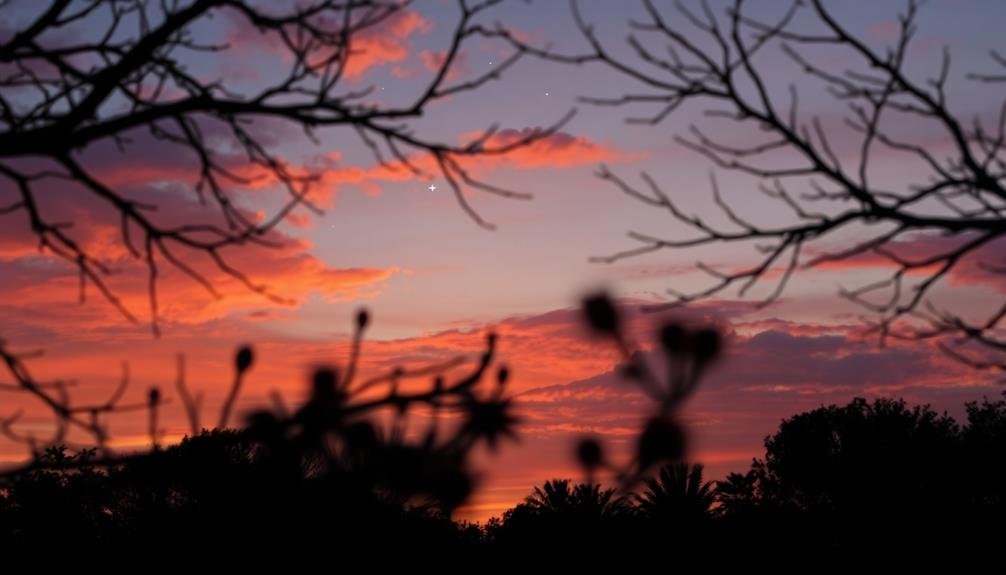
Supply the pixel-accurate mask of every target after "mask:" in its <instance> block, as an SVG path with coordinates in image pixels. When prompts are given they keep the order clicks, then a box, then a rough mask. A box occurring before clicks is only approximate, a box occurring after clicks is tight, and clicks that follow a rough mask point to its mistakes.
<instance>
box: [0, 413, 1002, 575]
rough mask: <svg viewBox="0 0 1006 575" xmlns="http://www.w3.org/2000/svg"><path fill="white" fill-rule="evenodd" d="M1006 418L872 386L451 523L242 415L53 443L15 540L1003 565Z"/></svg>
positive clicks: (553, 485) (399, 563)
mask: <svg viewBox="0 0 1006 575" xmlns="http://www.w3.org/2000/svg"><path fill="white" fill-rule="evenodd" d="M1003 429H1006V400H1002V399H1001V400H997V401H990V400H983V401H982V402H976V403H970V404H968V405H967V421H966V422H965V423H963V424H960V425H958V424H956V423H955V422H954V421H953V420H951V419H950V418H949V417H947V416H945V415H940V414H937V413H935V412H933V411H932V410H931V409H929V408H927V407H925V406H921V407H909V406H908V405H907V404H906V403H905V402H903V401H895V400H888V399H878V400H875V401H872V402H868V401H865V400H862V399H857V400H854V401H853V402H851V403H850V404H848V405H845V406H834V405H832V406H826V407H821V408H819V409H816V410H813V411H810V412H807V413H803V414H799V415H796V416H794V417H792V418H789V419H787V420H785V421H783V422H782V424H781V425H780V428H779V430H778V431H777V432H776V433H775V434H773V435H772V436H770V437H769V438H767V439H766V442H765V443H766V454H765V457H764V458H763V459H758V460H755V461H754V462H753V464H752V466H751V469H750V470H749V471H748V472H746V473H745V474H734V475H732V476H730V477H729V478H728V479H727V480H725V481H722V482H718V483H716V487H715V489H712V488H711V487H710V483H709V482H707V481H703V479H702V477H701V475H702V471H701V470H702V468H701V466H699V465H693V464H688V463H683V462H677V463H671V464H667V465H665V466H662V467H661V468H659V469H658V470H657V471H656V473H655V475H654V476H653V477H651V478H649V481H646V482H644V483H642V487H641V488H640V489H639V490H638V491H636V492H635V495H634V496H632V497H627V496H626V494H625V493H624V492H623V491H622V489H621V488H604V487H602V486H600V485H597V484H593V485H589V484H585V483H579V484H574V483H573V482H571V481H569V480H563V479H558V480H551V481H547V482H545V483H544V484H543V485H541V486H538V487H536V488H534V490H533V491H532V492H531V493H530V494H529V495H528V497H527V498H526V500H525V501H524V502H523V503H521V504H519V505H517V506H516V507H514V508H513V509H511V510H509V511H507V512H506V513H504V515H503V516H502V517H501V518H499V519H496V520H493V521H490V522H489V523H487V524H486V525H485V526H484V527H477V526H473V525H470V524H457V523H453V522H452V521H451V520H450V518H449V517H448V516H447V515H446V514H445V513H444V511H443V509H444V508H443V506H441V505H438V504H436V503H431V500H430V499H414V498H410V497H409V496H411V495H412V494H413V493H414V492H413V491H412V490H411V489H409V488H408V487H409V485H408V483H406V484H404V485H401V484H390V483H387V484H383V487H380V488H375V485H382V483H381V482H375V481H374V475H372V469H373V468H365V467H357V468H354V467H350V466H344V467H336V466H334V465H333V463H332V461H330V460H329V459H327V458H326V457H325V456H320V455H319V456H316V457H318V458H317V459H312V458H304V459H301V460H299V461H294V460H292V459H288V460H284V459H283V456H284V454H282V453H279V452H277V450H276V449H275V448H274V447H270V446H268V445H267V444H263V443H261V442H260V441H259V440H258V439H256V438H255V436H254V435H253V434H251V433H249V432H247V431H242V430H236V429H229V430H216V431H207V432H203V433H201V434H199V435H197V436H195V437H190V438H187V439H185V440H184V441H183V442H182V443H181V444H178V445H174V446H168V447H166V448H164V449H162V450H159V451H156V452H154V453H151V454H147V455H146V456H144V457H135V458H128V459H121V460H118V461H116V462H114V463H105V464H101V465H96V464H95V463H96V462H97V461H98V460H97V459H96V453H95V452H94V451H93V450H88V451H81V452H79V453H69V452H68V451H67V450H65V449H57V448H51V449H49V450H47V451H46V452H45V453H43V454H41V455H40V458H41V459H42V460H43V463H44V465H39V466H36V467H33V468H31V469H27V470H25V471H24V472H22V473H20V474H17V475H15V476H11V477H9V478H8V481H7V482H6V483H5V486H4V489H3V490H2V491H0V552H2V553H3V554H4V557H5V562H10V564H18V562H19V561H29V560H37V558H38V557H46V558H47V559H46V561H47V563H46V565H47V567H48V568H51V569H56V568H60V567H67V568H70V567H72V568H74V569H76V570H78V571H83V572H89V571H98V570H100V571H101V572H133V571H134V570H135V566H136V565H138V564H143V563H142V562H143V561H148V562H149V561H150V560H151V559H150V558H151V557H156V558H157V566H156V567H159V568H163V569H164V570H168V568H169V567H170V568H176V567H177V568H185V567H186V566H191V561H193V560H194V559H193V557H197V556H199V557H201V559H200V561H204V562H206V564H207V565H213V564H219V565H226V566H228V567H229V568H239V567H244V568H247V569H249V570H252V571H261V570H263V568H264V566H265V565H269V564H270V562H273V561H282V563H281V564H282V565H284V566H285V567H284V568H294V567H296V566H302V567H312V568H314V567H316V564H317V557H318V555H317V554H318V553H323V554H324V555H325V556H326V557H329V558H330V560H331V561H332V562H334V563H333V565H335V564H338V565H357V564H364V565H366V568H368V569H372V570H382V569H390V568H402V569H406V568H407V569H412V570H414V571H418V572H439V573H444V572H471V570H472V569H475V570H478V571H481V572H487V573H494V572H498V573H523V572H527V571H528V570H529V569H531V570H538V571H541V570H549V569H552V570H558V571H569V570H573V569H576V570H579V571H584V572H614V571H622V572H625V571H631V570H636V569H645V568H652V567H653V566H655V565H668V566H670V565H673V566H675V567H676V568H677V569H679V570H684V571H686V572H689V573H733V572H737V571H739V570H742V571H744V572H748V573H806V572H807V571H814V572H828V573H861V572H863V570H864V569H868V570H871V571H872V570H874V569H887V570H891V571H895V572H933V571H941V572H946V571H958V572H959V571H964V572H977V571H982V572H999V567H1001V564H1000V563H999V559H1000V558H999V555H998V553H997V549H998V547H997V546H998V543H999V542H1000V541H1001V537H1002V535H1003V527H1002V518H1003V516H1004V509H1003V501H1004V495H1006V484H1004V483H1003V482H1002V481H998V480H997V479H996V477H994V476H993V475H991V474H990V470H1002V469H1003V466H1004V464H1006V449H1004V447H1006V445H1004V443H1003V442H1004V438H1006V435H1004V434H1003ZM865 439H870V441H865ZM885 459H890V460H891V461H890V462H888V461H885ZM366 469H370V470H371V471H369V472H368V471H365V470H366ZM836 478H838V479H836ZM399 488H404V491H398V489H399ZM714 497H715V505H713V498H714ZM57 546H58V547H57ZM54 548H58V549H60V553H59V554H55V555H53V554H52V553H51V550H52V549H54ZM167 549H172V550H178V551H177V552H171V553H166V552H165V550H167ZM197 554H198V555H197ZM864 566H865V567H864ZM990 569H991V570H990ZM154 570H157V569H156V568H155V569H154Z"/></svg>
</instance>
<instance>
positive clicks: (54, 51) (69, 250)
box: [0, 0, 562, 334]
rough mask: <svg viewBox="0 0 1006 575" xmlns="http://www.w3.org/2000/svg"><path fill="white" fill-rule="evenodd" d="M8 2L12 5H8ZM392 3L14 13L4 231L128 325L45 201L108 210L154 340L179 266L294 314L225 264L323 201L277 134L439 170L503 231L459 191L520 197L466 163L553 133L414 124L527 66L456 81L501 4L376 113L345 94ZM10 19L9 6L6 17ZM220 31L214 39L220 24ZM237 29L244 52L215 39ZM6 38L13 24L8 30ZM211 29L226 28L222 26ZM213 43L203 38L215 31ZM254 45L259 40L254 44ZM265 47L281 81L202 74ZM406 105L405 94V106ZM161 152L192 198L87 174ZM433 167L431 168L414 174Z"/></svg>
mask: <svg viewBox="0 0 1006 575" xmlns="http://www.w3.org/2000/svg"><path fill="white" fill-rule="evenodd" d="M4 4H5V5H6V4H8V3H7V2H5V3H4ZM409 4H410V3H409V2H407V1H406V2H402V1H399V0H387V1H385V0H361V1H354V2H350V3H346V2H341V1H336V0H310V1H308V2H301V3H297V4H296V5H293V4H291V5H285V4H275V5H273V4H270V5H262V4H260V3H257V2H250V1H245V0H212V1H199V2H188V3H182V2H161V3H148V2H143V1H140V0H116V1H97V2H72V1H69V0H60V1H57V2H52V3H50V4H49V5H48V6H43V5H41V4H39V5H37V6H21V7H20V10H19V14H17V15H18V16H19V18H18V19H17V21H20V26H19V27H16V28H14V29H5V30H3V31H2V32H0V90H2V94H0V185H2V186H3V188H0V190H2V191H3V192H4V196H3V197H2V199H0V201H2V202H4V204H3V205H2V206H0V215H6V214H20V215H22V216H23V218H24V221H25V223H26V224H27V227H28V228H29V229H30V231H31V233H32V234H34V236H35V238H36V239H37V241H38V244H39V247H40V248H41V249H42V250H43V251H44V252H47V253H49V254H51V255H53V256H55V257H58V258H61V259H63V260H66V261H67V262H68V263H70V264H71V265H73V266H75V267H76V269H77V271H78V273H79V276H80V294H81V299H83V297H84V293H85V288H87V287H89V286H92V287H94V288H96V289H97V290H98V292H99V293H100V294H101V295H102V296H103V297H104V298H105V299H106V300H108V301H109V302H110V303H111V304H112V305H114V306H115V307H116V308H117V309H118V310H119V311H120V312H121V313H122V314H123V315H124V316H125V317H127V318H129V319H130V320H133V321H135V315H134V312H133V311H131V310H129V309H127V307H126V306H125V304H124V303H123V302H122V301H121V300H120V299H119V297H118V296H117V295H116V294H115V293H114V291H113V290H112V289H111V287H110V286H109V285H108V283H107V281H106V278H107V277H108V276H109V275H110V274H111V273H113V271H114V270H113V268H112V266H111V265H109V264H108V263H107V262H106V261H104V260H103V259H102V258H103V254H100V253H96V252H94V250H93V248H89V247H88V245H87V244H85V243H84V242H83V241H82V239H81V236H80V234H79V233H78V231H77V230H75V229H73V228H72V227H71V222H66V221H62V220H61V219H56V218H59V217H61V216H57V215H55V214H54V213H53V212H55V211H56V210H55V209H54V208H56V207H58V205H56V206H54V205H53V202H52V201H51V200H50V199H49V197H50V196H51V195H52V193H51V192H52V189H53V188H56V189H63V190H66V191H69V192H71V193H74V194H77V196H76V198H77V199H76V200H75V201H78V202H91V203H94V204H95V205H97V206H100V207H101V208H103V209H105V210H107V211H108V212H109V213H110V214H112V215H113V216H114V217H113V218H110V220H111V221H117V222H119V223H120V228H121V229H120V235H119V238H118V241H119V243H120V246H121V248H122V249H124V250H127V251H128V252H129V254H131V255H132V256H133V258H135V259H136V260H137V261H138V262H140V263H141V264H142V265H144V266H146V268H147V273H148V289H149V311H150V325H151V327H152V329H153V331H154V333H155V334H156V333H157V332H158V305H157V301H158V292H157V285H156V284H157V279H158V276H159V275H160V273H161V268H162V267H163V266H172V267H174V268H176V269H177V270H178V271H180V272H182V273H183V274H185V275H187V276H189V277H190V278H191V279H192V280H193V281H195V282H196V283H198V284H199V285H201V286H203V287H204V288H206V290H207V291H208V292H209V293H210V294H212V295H215V296H216V295H218V293H217V290H216V288H215V286H214V285H213V282H211V281H210V280H209V279H208V277H207V276H206V274H205V273H204V272H202V271H200V267H199V266H198V265H196V260H198V261H202V262H204V263H208V264H209V265H211V266H213V267H214V268H216V271H218V272H220V273H222V274H225V275H227V276H230V277H231V278H234V279H235V280H237V281H239V282H240V283H242V284H243V285H244V286H245V287H247V288H248V289H250V290H252V291H255V292H259V293H261V294H263V295H264V296H266V297H268V298H270V299H272V300H274V301H285V300H284V299H283V297H282V294H275V293H273V292H271V291H270V290H269V288H268V287H267V286H265V285H263V284H261V283H259V282H258V281H256V280H255V279H254V278H252V277H249V276H248V275H246V274H245V273H244V272H243V271H242V270H240V269H238V268H236V267H235V266H234V265H232V264H231V263H230V261H231V260H230V258H229V256H228V254H229V253H230V252H229V249H230V248H234V247H240V246H247V245H260V246H274V245H275V244H276V238H275V237H274V235H273V234H272V232H273V230H274V229H275V228H276V226H277V225H278V224H279V223H280V222H282V221H283V220H284V219H285V218H286V217H287V216H288V215H289V214H290V213H291V211H292V210H294V209H295V208H297V207H304V208H307V209H310V210H313V211H315V212H318V211H319V210H318V209H317V207H316V206H315V205H314V204H313V203H312V192H313V190H314V188H315V187H316V184H317V182H318V180H319V170H315V169H312V168H310V167H309V166H298V165H295V164H294V163H293V162H292V161H290V160H288V159H285V158H283V157H282V156H281V155H280V153H279V152H277V151H276V150H275V146H274V145H273V144H274V142H273V141H274V140H275V139H276V138H275V134H276V133H280V132H282V129H283V128H293V131H303V132H304V133H305V135H306V136H307V138H308V139H309V140H313V141H315V142H318V141H319V140H318V137H319V136H320V135H322V131H324V130H326V129H328V128H344V129H347V130H349V131H350V133H355V134H356V135H357V136H358V137H359V141H360V143H361V145H363V146H364V147H365V148H367V149H369V150H371V151H372V152H373V155H374V157H375V159H376V160H377V161H378V162H379V163H380V164H381V165H382V166H385V167H387V168H389V169H392V170H399V171H403V170H404V171H407V172H408V173H412V174H414V175H416V177H429V175H430V174H429V171H428V169H426V168H424V167H422V166H423V165H430V166H433V168H432V169H434V170H439V171H440V174H441V175H442V176H443V177H444V179H445V180H446V181H447V183H448V185H449V187H450V188H451V189H452V190H453V192H454V196H455V198H456V199H457V201H458V202H459V204H460V205H461V207H462V208H463V209H464V210H465V212H466V213H467V214H468V215H469V216H471V217H472V218H473V219H474V220H475V221H476V222H477V223H478V224H480V225H482V226H484V227H492V226H491V224H489V223H488V222H487V221H486V220H484V219H483V218H482V217H480V216H479V215H478V213H477V212H476V211H475V210H474V209H473V208H472V206H471V204H470V201H469V199H468V198H467V197H466V196H465V195H464V194H463V193H462V191H463V189H472V190H478V191H482V192H487V193H491V194H495V195H499V196H503V197H508V198H526V197H527V196H526V195H525V194H521V193H518V192H511V191H508V190H504V189H501V188H499V187H496V186H493V185H491V184H489V183H486V182H483V181H481V180H479V179H477V178H475V177H473V176H472V175H471V174H470V173H469V171H468V170H467V169H466V162H467V161H468V160H469V159H470V158H472V157H478V156H487V155H498V154H505V153H507V152H509V151H511V150H514V149H517V148H520V147H521V146H524V145H527V144H528V143H530V142H533V141H535V140H537V139H539V138H542V137H544V136H547V135H549V134H551V133H552V132H553V131H554V129H555V128H556V127H558V125H559V124H561V123H562V122H559V123H558V124H556V125H555V126H553V127H551V128H547V129H536V130H532V131H530V132H528V133H527V134H526V135H524V136H522V137H521V138H518V139H517V140H516V141H512V142H510V141H508V142H507V143H505V144H503V145H496V144H493V143H492V142H490V141H489V140H490V138H491V137H492V135H493V134H494V133H495V131H496V128H495V127H494V126H490V127H488V128H487V129H486V130H485V131H484V132H483V133H481V134H478V135H476V136H474V137H472V138H470V139H468V140H467V141H465V142H462V143H460V144H456V143H449V142H443V141H440V140H437V139H435V138H432V137H429V136H427V135H426V134H425V133H424V131H422V130H417V129H416V127H415V126H414V125H413V123H414V121H415V120H416V119H418V118H420V117H422V116H423V115H424V113H425V112H426V111H427V110H428V108H429V106H430V105H431V104H435V103H438V102H442V101H444V100H445V99H447V98H450V97H452V96H455V95H457V94H459V93H464V92H468V91H472V90H476V89H479V88H481V87H482V86H484V85H485V84H487V83H489V82H490V81H492V80H494V79H497V78H499V77H500V74H502V73H504V72H505V71H506V70H507V69H509V68H510V67H511V66H512V65H513V64H515V63H516V62H517V61H518V60H519V58H520V57H521V54H520V53H514V54H512V55H510V56H509V57H505V58H502V59H501V61H500V63H499V65H497V66H494V68H493V69H492V70H491V71H488V72H486V73H481V74H477V75H475V76H473V77H471V78H462V79H454V75H453V74H451V72H452V71H454V67H455V66H456V65H457V60H458V57H459V56H458V54H460V53H461V52H462V51H463V50H464V49H465V47H466V46H468V45H470V44H471V43H472V42H477V41H479V39H480V38H483V37H484V36H485V29H484V27H483V25H482V24H481V23H480V21H481V20H483V19H484V18H486V17H489V16H488V14H490V13H491V11H492V8H493V7H494V6H496V5H497V4H499V0H489V1H486V2H478V3H472V2H469V1H467V0H458V1H457V2H456V5H457V13H458V21H457V24H456V25H455V26H454V27H453V28H452V29H449V30H448V31H447V34H446V36H447V39H448V40H449V48H448V49H447V50H446V51H445V52H444V54H443V57H442V58H441V59H439V61H438V62H437V65H436V67H435V69H434V70H433V71H432V73H431V74H430V75H429V78H428V80H427V81H425V82H420V83H417V87H416V89H415V93H414V94H410V95H408V96H407V97H404V98H403V101H406V103H403V104H397V105H396V104H387V103H383V102H381V101H379V100H378V99H375V98H374V97H372V96H373V92H374V86H367V85H366V84H362V85H361V84H359V83H353V82H347V78H351V76H352V74H353V73H354V69H355V68H354V67H358V66H360V65H363V64H362V63H361V62H362V60H361V59H363V60H365V59H366V58H368V57H369V56H368V55H367V54H366V51H365V49H364V47H365V44H364V40H365V39H366V37H367V35H371V36H374V35H382V34H387V33H388V32H387V29H386V28H382V26H386V25H389V22H393V21H394V19H395V18H400V17H407V16H408V14H406V11H407V10H409V9H410V8H409ZM6 9H7V10H12V9H13V8H10V7H7V8H6ZM214 22H216V24H214ZM221 22H223V23H224V24H223V25H226V24H228V23H229V24H230V25H232V26H234V27H235V28H236V30H237V33H236V34H235V35H234V39H231V40H227V41H221V40H220V38H219V36H220V35H221V34H222V32H221V30H220V28H221V26H222V24H221ZM8 26H18V24H16V23H15V22H11V24H9V25H8ZM214 26H215V28H214ZM207 28H209V29H216V30H217V32H216V34H209V35H208V34H207V32H206V29H207ZM256 39H257V40H256ZM255 41H261V42H264V43H267V44H268V45H269V47H270V54H271V56H273V57H274V59H275V60H276V62H275V63H273V62H270V63H263V65H264V66H266V67H269V66H273V65H275V66H277V67H278V68H277V69H275V70H270V71H269V73H268V74H262V75H260V77H258V79H257V81H256V82H254V83H249V82H235V81H233V80H231V79H229V78H227V77H226V76H223V77H216V76H214V74H213V73H205V72H204V71H203V70H201V69H200V70H193V69H192V68H193V67H194V66H195V67H199V68H201V67H205V66H217V67H218V68H219V69H222V70H228V69H235V68H238V67H239V66H238V65H239V64H240V63H242V62H244V61H245V60H246V59H247V58H248V54H247V52H245V51H243V50H244V48H246V47H243V46H242V45H241V42H255ZM403 96H404V94H403ZM145 145H146V146H147V147H151V146H154V147H155V148H156V149H157V153H158V154H160V155H161V156H168V157H176V158H178V161H179V162H181V163H182V167H180V168H179V169H180V171H181V172H183V174H184V175H181V176H177V177H176V179H178V180H179V181H182V182H185V183H187V184H188V183H191V184H190V190H191V193H192V197H191V198H186V197H184V196H178V197H175V196H172V195H170V194H168V195H165V194H152V193H146V194H144V196H143V197H142V198H141V197H137V196H136V194H133V193H131V192H130V191H129V190H127V189H124V186H122V185H120V184H117V183H116V181H115V180H114V178H109V177H107V176H106V175H103V174H102V173H100V171H99V170H98V169H97V168H98V166H95V165H93V164H94V158H95V157H96V156H97V157H100V155H101V154H107V153H110V152H109V151H110V150H113V149H115V150H118V152H119V153H120V154H121V157H122V158H123V159H124V158H128V157H130V156H132V155H133V154H137V153H140V154H142V153H143V149H142V148H143V146H145ZM421 159H427V160H429V161H428V162H420V160H421ZM263 184H272V185H276V186H279V187H281V188H283V189H284V190H285V192H286V201H285V202H284V203H283V204H282V205H281V206H280V207H279V208H278V209H276V210H275V211H274V212H273V213H272V214H270V215H267V216H266V217H264V218H258V217H257V216H256V215H255V214H254V213H253V212H252V211H249V210H247V209H244V208H243V207H242V202H241V201H240V200H239V198H238V197H237V194H238V192H239V191H240V190H242V189H246V188H248V187H249V186H252V185H263ZM192 199H194V200H198V202H199V205H200V206H202V210H201V212H202V213H200V214H199V215H198V216H192V217H191V218H190V219H187V220H185V221H177V218H176V219H174V220H173V219H172V218H171V217H170V213H168V214H165V213H164V212H165V211H168V212H170V210H161V211H158V207H159V204H163V205H160V207H162V208H163V207H170V206H171V205H175V206H177V205H178V204H180V203H185V202H189V201H190V200H192Z"/></svg>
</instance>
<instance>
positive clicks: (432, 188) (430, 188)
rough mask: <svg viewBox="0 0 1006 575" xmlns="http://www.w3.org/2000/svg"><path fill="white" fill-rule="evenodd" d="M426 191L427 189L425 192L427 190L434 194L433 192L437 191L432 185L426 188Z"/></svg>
mask: <svg viewBox="0 0 1006 575" xmlns="http://www.w3.org/2000/svg"><path fill="white" fill-rule="evenodd" d="M426 189H427V190H429V191H431V192H435V191H437V187H436V186H434V185H433V184H430V187H428V188H426Z"/></svg>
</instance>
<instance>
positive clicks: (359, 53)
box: [345, 9, 432, 78]
mask: <svg viewBox="0 0 1006 575" xmlns="http://www.w3.org/2000/svg"><path fill="white" fill-rule="evenodd" d="M431 27H432V25H431V24H430V22H429V21H427V20H426V19H425V18H423V17H422V16H421V15H419V13H417V12H415V11H413V10H404V9H403V10H399V11H397V12H396V13H394V14H393V15H391V16H390V17H388V18H387V19H386V20H385V21H383V22H381V23H380V24H379V25H377V26H374V27H372V28H368V29H366V30H363V31H362V32H361V33H359V34H357V35H355V36H354V37H353V44H352V46H351V55H350V57H349V59H348V61H347V62H346V70H345V74H346V76H347V77H349V78H358V77H360V76H362V75H363V74H364V73H365V72H367V71H368V70H370V69H371V68H374V67H377V66H382V65H384V64H389V63H393V62H401V61H403V60H405V59H406V58H408V57H409V54H410V52H411V49H410V45H409V38H410V37H411V36H412V35H413V34H415V33H416V32H419V33H421V34H425V33H426V32H428V31H429V30H430V28H431Z"/></svg>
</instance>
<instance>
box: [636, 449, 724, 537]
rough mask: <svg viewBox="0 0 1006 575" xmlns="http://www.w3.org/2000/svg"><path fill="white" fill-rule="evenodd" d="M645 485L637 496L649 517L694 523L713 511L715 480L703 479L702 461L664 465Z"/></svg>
mask: <svg viewBox="0 0 1006 575" xmlns="http://www.w3.org/2000/svg"><path fill="white" fill-rule="evenodd" d="M645 486H646V487H645V489H644V490H643V492H642V493H641V494H639V495H638V496H637V499H638V501H639V510H640V511H641V512H642V513H643V514H644V515H646V516H647V517H650V518H652V519H656V520H657V521H660V522H668V523H670V522H678V523H680V524H683V525H688V526H694V525H696V524H698V523H701V522H702V521H703V520H706V519H709V518H710V517H712V515H713V505H714V503H715V502H716V498H715V496H714V489H713V488H714V483H713V482H712V481H703V480H702V465H701V464H689V463H684V462H680V463H674V464H670V465H665V466H664V467H662V468H661V469H660V472H659V473H657V474H656V476H654V477H650V478H647V479H646V480H645Z"/></svg>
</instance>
